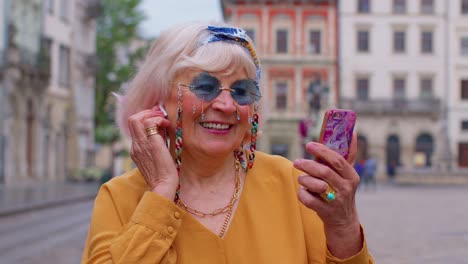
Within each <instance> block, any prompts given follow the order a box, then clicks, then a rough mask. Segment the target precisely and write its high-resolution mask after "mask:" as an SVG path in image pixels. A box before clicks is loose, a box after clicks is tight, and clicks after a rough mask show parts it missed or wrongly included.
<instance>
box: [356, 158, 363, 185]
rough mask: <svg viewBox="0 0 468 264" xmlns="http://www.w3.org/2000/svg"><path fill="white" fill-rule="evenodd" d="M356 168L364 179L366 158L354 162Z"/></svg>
mask: <svg viewBox="0 0 468 264" xmlns="http://www.w3.org/2000/svg"><path fill="white" fill-rule="evenodd" d="M354 170H356V172H357V174H358V175H359V178H360V179H361V181H362V176H363V173H364V160H359V161H357V162H356V163H354Z"/></svg>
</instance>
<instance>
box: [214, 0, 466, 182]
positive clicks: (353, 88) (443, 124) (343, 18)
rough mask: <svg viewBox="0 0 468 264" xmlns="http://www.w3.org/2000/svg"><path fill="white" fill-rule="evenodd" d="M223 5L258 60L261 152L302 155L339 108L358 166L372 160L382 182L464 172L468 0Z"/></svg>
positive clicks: (241, 1)
mask: <svg viewBox="0 0 468 264" xmlns="http://www.w3.org/2000/svg"><path fill="white" fill-rule="evenodd" d="M221 3H222V10H223V16H224V18H225V20H226V21H227V22H229V23H232V24H235V25H237V26H240V27H242V28H244V29H246V31H247V33H248V34H249V35H250V36H251V38H252V39H253V40H254V42H255V44H256V46H257V49H258V51H259V57H260V61H261V62H262V69H263V79H262V82H263V86H264V87H265V90H266V92H265V94H264V98H263V99H264V102H266V106H265V109H264V112H263V115H264V116H266V117H265V124H264V127H263V134H262V139H261V141H260V144H259V148H260V149H261V150H264V151H267V152H270V153H273V154H280V155H283V156H285V157H287V158H289V159H295V158H298V157H301V156H306V154H305V153H304V152H303V149H302V146H303V143H304V142H305V141H308V140H314V139H316V138H317V137H318V134H319V128H320V124H321V116H322V114H323V113H322V112H323V111H324V110H325V109H326V108H330V107H340V108H349V109H353V110H355V111H356V112H357V114H358V125H357V127H356V131H357V132H358V138H359V140H358V145H359V147H358V157H357V159H358V161H360V160H364V159H366V158H368V157H369V156H374V157H376V158H378V160H379V166H378V167H379V172H380V173H379V175H382V176H383V175H385V173H386V172H387V170H389V169H390V170H393V169H395V168H398V171H399V173H410V174H414V173H434V174H440V173H447V172H455V173H466V172H467V169H466V168H467V167H468V103H467V102H468V101H467V100H468V67H467V63H468V28H467V27H466V25H468V0H450V1H444V0H417V1H409V0H378V1H377V0H346V1H335V0H300V1H299V0H277V1H268V0H248V1H247V0H222V1H221ZM296 127H298V129H297V130H296V129H291V128H296Z"/></svg>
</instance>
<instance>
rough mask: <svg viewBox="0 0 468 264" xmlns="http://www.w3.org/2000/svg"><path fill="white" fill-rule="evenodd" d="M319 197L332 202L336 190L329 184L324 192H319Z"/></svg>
mask: <svg viewBox="0 0 468 264" xmlns="http://www.w3.org/2000/svg"><path fill="white" fill-rule="evenodd" d="M320 197H321V198H322V200H324V201H325V202H327V203H329V202H332V201H334V200H335V199H336V191H335V189H333V187H331V186H330V184H329V185H328V187H327V190H326V191H325V192H324V193H322V194H320Z"/></svg>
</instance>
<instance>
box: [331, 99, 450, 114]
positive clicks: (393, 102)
mask: <svg viewBox="0 0 468 264" xmlns="http://www.w3.org/2000/svg"><path fill="white" fill-rule="evenodd" d="M340 105H341V107H342V108H346V109H352V110H354V111H356V112H357V113H361V114H430V115H438V114H439V113H440V111H441V110H440V106H441V102H440V99H439V98H421V99H369V100H358V99H350V98H342V99H341V102H340Z"/></svg>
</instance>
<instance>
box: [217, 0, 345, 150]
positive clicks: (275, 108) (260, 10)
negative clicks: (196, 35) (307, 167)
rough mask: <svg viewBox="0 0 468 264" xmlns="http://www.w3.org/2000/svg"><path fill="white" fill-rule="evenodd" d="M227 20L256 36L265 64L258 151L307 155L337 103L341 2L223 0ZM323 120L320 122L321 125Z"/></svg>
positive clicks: (320, 0) (257, 46)
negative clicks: (325, 115) (309, 143)
mask: <svg viewBox="0 0 468 264" xmlns="http://www.w3.org/2000/svg"><path fill="white" fill-rule="evenodd" d="M221 5H222V10H223V16H224V19H225V21H226V22H228V23H230V24H233V25H236V26H238V27H241V28H243V29H245V30H246V31H247V34H248V35H249V36H250V37H251V38H252V39H253V41H254V44H255V47H256V48H257V52H258V56H259V58H260V62H261V67H262V80H261V86H262V88H263V98H262V102H263V111H262V115H263V118H264V123H263V128H262V134H261V136H260V137H259V145H258V146H259V149H260V150H263V151H265V152H269V153H273V154H279V155H282V156H285V157H287V158H289V159H296V158H299V157H302V156H304V151H303V144H304V142H305V141H307V140H310V139H312V138H315V137H317V136H318V129H317V127H320V123H321V119H322V113H323V111H324V110H325V109H326V108H329V107H333V106H336V105H338V99H339V97H338V95H339V78H338V77H339V76H338V67H339V65H338V15H337V1H336V0H330V1H323V0H300V1H299V0H289V1H287V0H276V1H271V0H270V1H268V0H249V1H246V0H221ZM317 124H318V125H317Z"/></svg>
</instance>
